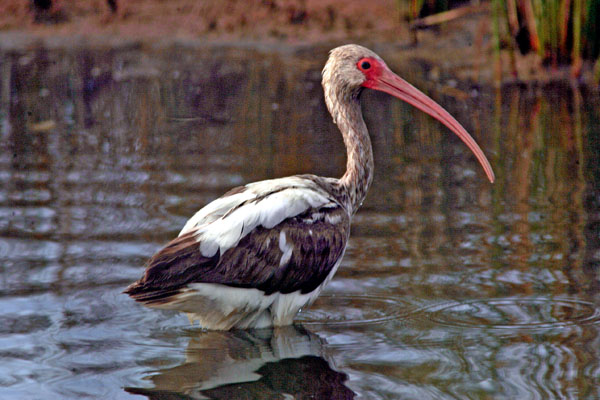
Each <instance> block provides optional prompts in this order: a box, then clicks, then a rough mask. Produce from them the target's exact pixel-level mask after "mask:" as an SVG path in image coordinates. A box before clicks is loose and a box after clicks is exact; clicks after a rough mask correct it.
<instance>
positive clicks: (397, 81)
mask: <svg viewBox="0 0 600 400" xmlns="http://www.w3.org/2000/svg"><path fill="white" fill-rule="evenodd" d="M365 86H367V87H369V88H371V89H375V90H380V91H382V92H385V93H388V94H391V95H392V96H395V97H397V98H399V99H400V100H403V101H405V102H407V103H409V104H411V105H413V106H415V107H416V108H418V109H419V110H421V111H424V112H426V113H427V114H429V115H431V116H432V117H433V118H435V119H437V120H438V121H440V122H441V123H442V124H444V125H446V126H447V127H448V128H449V129H450V130H451V131H452V132H454V133H455V134H457V135H458V137H459V138H460V139H461V140H462V141H463V142H465V144H466V145H467V146H468V147H469V149H471V151H472V152H473V153H474V154H475V157H477V160H478V161H479V163H480V164H481V166H482V167H483V169H484V171H485V173H486V175H487V177H488V179H489V180H490V182H492V183H493V182H494V179H495V176H494V171H493V170H492V166H491V165H490V162H489V161H488V159H487V158H486V157H485V155H484V154H483V151H481V148H480V147H479V145H478V144H477V143H476V142H475V139H473V138H472V137H471V135H469V133H468V132H467V130H466V129H465V128H463V126H462V125H461V124H460V123H459V122H458V121H457V120H456V119H454V117H453V116H452V115H450V113H448V111H446V110H444V109H443V108H442V106H440V105H439V104H437V103H436V102H435V101H433V100H432V99H430V98H429V97H428V96H427V95H425V94H424V93H423V92H421V91H420V90H419V89H417V88H415V87H414V86H413V85H411V84H410V83H408V82H406V81H405V80H404V79H402V78H400V77H399V76H398V75H396V74H394V73H393V72H392V71H390V70H389V69H387V68H382V69H381V73H380V75H379V76H378V77H377V78H375V79H372V80H370V81H369V82H368V83H367V84H366V85H365Z"/></svg>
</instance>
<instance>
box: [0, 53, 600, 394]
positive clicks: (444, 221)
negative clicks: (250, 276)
mask: <svg viewBox="0 0 600 400" xmlns="http://www.w3.org/2000/svg"><path fill="white" fill-rule="evenodd" d="M388 53H390V54H389V56H390V57H392V59H393V57H394V56H396V57H397V56H398V54H393V52H392V50H391V49H388ZM384 55H385V54H384ZM0 56H1V57H0V74H1V75H0V182H1V184H0V359H1V362H0V397H1V398H15V399H22V398H29V399H47V398H64V399H70V398H73V399H75V398H78V399H79V398H111V399H120V398H123V399H128V398H165V397H167V396H169V395H172V396H177V395H179V396H187V397H183V398H223V399H229V398H249V399H253V398H255V399H263V398H273V399H277V398H284V395H289V394H292V395H293V396H295V398H305V397H310V396H311V395H314V396H316V398H326V399H329V398H342V399H348V398H365V399H400V398H406V399H414V398H421V399H456V398H461V399H462V398H472V399H487V398H494V399H515V398H527V399H535V398H539V399H548V398H561V399H562V398H586V399H593V398H600V389H599V388H600V354H599V353H600V351H599V349H600V335H599V334H600V298H599V296H598V290H599V276H598V274H599V272H598V268H599V266H600V164H599V162H598V160H599V159H600V139H599V138H600V111H599V110H600V106H599V104H600V103H599V100H598V96H597V94H594V93H591V92H588V91H585V90H582V91H579V90H573V89H572V88H570V87H567V86H564V87H563V86H561V85H554V86H549V87H545V88H538V89H522V88H512V89H507V90H505V91H503V92H501V93H493V92H491V91H486V90H480V88H478V87H477V86H475V85H469V84H460V85H458V87H456V85H454V82H453V81H451V80H449V81H445V80H444V78H442V79H441V81H440V82H437V83H433V82H431V81H429V80H427V79H426V78H427V75H426V72H424V71H422V70H421V69H420V68H419V66H418V65H417V64H413V63H410V62H408V63H404V64H396V65H395V64H394V63H393V62H390V64H391V66H392V68H393V69H395V70H397V71H399V72H401V73H402V74H403V75H405V76H406V77H407V78H408V79H409V80H411V81H413V82H415V83H416V84H417V85H418V86H420V87H421V88H423V89H424V90H425V91H427V92H428V93H429V94H431V95H432V96H433V97H434V98H435V99H436V100H437V101H439V102H440V103H442V104H443V105H444V106H445V107H447V108H448V109H449V110H450V111H451V112H452V113H453V114H455V115H456V116H457V118H458V119H459V120H460V121H462V122H463V123H464V125H465V126H466V127H467V129H468V130H469V131H471V132H472V134H473V136H474V137H475V138H476V139H477V141H478V142H479V143H480V145H481V147H482V148H483V150H484V152H485V153H486V154H487V155H488V157H489V159H490V161H491V163H492V165H493V167H494V170H495V172H496V176H497V181H496V183H495V184H493V185H492V184H490V183H489V182H488V181H487V180H486V178H485V175H484V174H483V171H482V170H481V168H480V167H479V165H478V164H477V162H476V161H475V159H474V158H473V157H472V155H471V154H470V153H469V151H468V149H467V148H466V147H465V146H464V144H462V143H461V142H460V141H459V140H458V139H456V138H455V137H453V136H452V135H451V134H450V133H449V132H448V131H447V130H446V129H445V128H444V127H443V126H441V125H440V124H438V123H437V122H434V121H433V120H432V119H431V118H430V117H428V116H426V115H424V114H421V113H419V112H418V111H415V110H413V109H411V108H410V107H409V106H407V105H404V104H402V103H400V102H399V101H397V100H396V99H392V98H390V97H388V96H386V95H384V94H379V93H365V94H364V103H363V109H364V111H365V119H366V121H367V125H368V126H369V128H370V131H371V135H372V140H373V146H374V153H375V158H376V174H375V180H374V183H373V187H372V189H371V191H370V193H369V196H368V198H367V200H366V202H365V204H364V206H363V208H362V209H361V211H360V212H359V213H358V214H357V215H356V218H355V219H354V221H353V227H352V238H351V240H350V243H349V247H348V250H347V252H346V256H345V258H344V261H343V263H342V267H341V268H340V270H339V271H338V273H337V275H336V277H335V279H334V280H333V281H332V282H331V283H330V285H329V286H328V288H327V289H326V291H325V293H324V295H323V296H322V297H321V298H319V300H318V301H317V302H316V303H315V304H314V306H313V307H311V308H310V309H308V310H305V311H304V312H303V313H302V314H300V315H299V316H298V325H297V326H294V327H288V328H285V329H276V330H259V331H249V332H202V331H200V330H199V329H197V328H193V327H190V325H189V323H188V321H187V319H186V318H185V316H183V315H179V314H177V313H171V312H160V311H156V310H149V309H146V308H143V307H141V306H140V305H138V304H136V303H134V302H133V301H132V300H130V299H129V298H128V297H127V296H125V295H123V294H121V291H122V290H123V289H124V287H125V286H126V285H128V284H129V283H130V282H132V281H134V280H136V279H137V278H139V277H140V275H141V273H142V269H143V267H142V266H143V264H144V262H145V260H146V259H147V258H148V257H149V256H151V255H152V254H153V252H155V251H156V250H158V249H159V248H160V247H161V246H162V245H163V244H164V243H165V242H167V241H168V240H169V239H170V238H172V237H174V236H175V235H177V233H178V231H179V230H180V229H181V227H182V226H183V224H184V223H185V221H186V220H187V218H189V217H190V216H191V215H192V214H193V213H194V212H195V211H196V210H197V209H198V208H199V207H201V206H202V205H204V204H206V203H207V202H209V201H210V200H212V199H214V198H216V197H218V196H219V195H221V194H222V193H224V192H225V191H226V190H228V189H229V188H231V187H233V186H236V185H240V184H244V183H247V182H251V181H255V180H260V179H267V178H272V177H279V176H286V175H290V174H295V173H316V174H320V175H326V176H341V174H342V173H343V169H344V165H345V154H344V149H343V143H342V140H341V137H340V135H339V133H338V132H337V131H336V128H335V126H334V125H333V124H332V122H331V119H330V117H329V115H328V114H327V111H326V109H325V107H324V105H323V99H322V93H321V88H320V68H321V65H322V63H323V62H324V61H325V58H326V52H325V51H321V50H317V51H312V50H306V51H304V50H299V51H297V52H273V53H268V52H267V53H264V52H258V51H255V50H250V49H248V50H244V49H231V48H221V49H213V50H211V51H206V49H204V50H203V49H194V48H185V47H178V46H174V47H173V48H166V49H165V48H163V49H159V50H157V49H141V48H136V47H131V48H118V49H94V50H88V49H77V50H72V51H64V50H58V49H55V50H44V49H33V50H28V51H11V52H8V51H5V52H3V53H2V54H0ZM386 58H387V57H386ZM448 94H451V96H450V95H448ZM161 396H162V397H161ZM303 396H304V397H303Z"/></svg>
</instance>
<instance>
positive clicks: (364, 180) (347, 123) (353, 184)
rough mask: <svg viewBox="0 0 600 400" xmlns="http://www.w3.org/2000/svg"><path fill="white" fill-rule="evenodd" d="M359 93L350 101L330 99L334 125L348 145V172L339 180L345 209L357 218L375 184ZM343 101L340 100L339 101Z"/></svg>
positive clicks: (348, 98) (367, 134)
mask: <svg viewBox="0 0 600 400" xmlns="http://www.w3.org/2000/svg"><path fill="white" fill-rule="evenodd" d="M358 94H359V93H355V94H354V95H350V96H348V97H347V98H343V99H340V98H339V97H338V98H337V99H336V100H337V101H331V100H333V99H332V98H329V99H327V100H329V101H327V105H328V108H329V111H330V112H331V115H332V116H333V120H334V122H335V123H336V124H337V126H338V128H339V129H340V131H341V133H342V136H343V138H344V144H345V145H346V151H347V157H348V160H347V161H346V173H345V174H344V175H343V176H342V178H341V179H340V181H339V183H340V186H341V187H340V188H341V189H342V193H343V195H344V197H345V198H344V199H342V200H343V201H344V203H346V204H345V206H346V208H347V209H348V211H349V212H350V214H351V215H354V214H355V213H356V211H358V209H359V207H360V206H361V205H362V202H363V201H364V199H365V197H366V196H367V191H368V190H369V187H370V186H371V182H372V181H373V168H374V165H373V150H372V147H371V139H370V138H369V132H368V130H367V126H366V125H365V122H364V120H363V116H362V111H361V108H360V101H359V99H358ZM340 100H341V101H340Z"/></svg>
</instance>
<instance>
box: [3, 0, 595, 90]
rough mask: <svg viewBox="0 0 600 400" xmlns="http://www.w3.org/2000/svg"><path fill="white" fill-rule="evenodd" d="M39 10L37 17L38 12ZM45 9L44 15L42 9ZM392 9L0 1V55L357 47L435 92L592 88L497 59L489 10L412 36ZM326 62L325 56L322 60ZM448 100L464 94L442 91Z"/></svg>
mask: <svg viewBox="0 0 600 400" xmlns="http://www.w3.org/2000/svg"><path fill="white" fill-rule="evenodd" d="M34 3H36V4H38V7H35V6H34ZM40 4H41V6H40ZM398 4H399V3H398V2H397V1H394V0H370V1H368V2H356V1H342V0H251V1H234V0H225V1H222V0H207V1H196V0H172V1H161V0H131V1H127V2H125V1H122V0H121V1H119V0H116V1H115V0H54V1H50V0H46V1H39V0H37V1H34V0H31V1H25V0H20V1H14V0H0V51H11V50H27V49H31V48H40V47H43V48H63V49H64V48H73V47H76V48H104V49H106V48H128V47H132V46H133V47H136V48H140V47H141V48H152V49H154V50H156V49H157V48H168V47H171V46H173V45H185V46H191V47H194V48H204V49H206V50H207V51H211V50H212V49H213V48H215V46H216V47H220V46H224V45H225V46H229V47H243V48H256V49H258V50H263V51H265V50H266V51H275V52H284V53H285V52H287V51H290V50H291V51H298V50H299V49H301V50H307V49H311V48H314V49H320V50H322V49H324V48H331V47H333V46H335V45H338V44H341V43H348V42H356V43H360V44H364V45H366V46H369V47H372V48H375V49H376V50H377V51H380V52H381V53H383V54H384V55H385V58H386V59H389V58H390V57H391V58H392V60H393V62H394V63H396V65H398V63H401V62H406V61H407V60H408V61H410V62H413V63H414V62H416V63H418V64H421V65H422V67H423V68H424V69H426V71H427V73H426V78H427V79H428V80H430V81H432V83H437V82H441V81H444V80H448V77H449V76H450V77H452V79H456V80H458V81H460V82H466V83H468V84H471V85H473V84H475V85H481V86H488V87H493V86H500V84H501V83H502V84H503V85H505V86H506V85H508V86H512V85H525V86H528V87H543V86H547V85H554V84H556V83H557V82H560V83H561V84H567V85H570V86H573V87H578V86H581V85H584V86H588V87H591V88H594V87H595V86H596V85H595V84H594V83H593V79H592V72H591V70H592V66H591V64H589V65H584V67H583V70H582V75H581V76H580V77H579V78H577V79H575V78H573V77H572V75H571V73H570V69H569V68H568V67H566V66H565V67H544V66H543V65H542V62H541V59H540V58H539V57H538V56H537V55H535V54H529V55H526V56H523V55H521V54H519V53H518V52H514V51H512V50H509V49H504V50H502V51H501V52H500V53H498V52H495V51H494V45H493V36H492V31H491V30H492V26H491V25H492V24H491V15H490V10H489V6H488V4H487V3H482V4H481V5H480V6H476V7H470V9H469V12H467V13H464V14H463V15H462V16H461V17H460V18H456V19H453V20H451V21H448V22H444V23H442V24H439V25H435V26H433V27H430V28H428V29H421V30H412V31H411V29H410V28H409V22H408V21H407V19H406V13H407V10H404V9H400V8H399V6H398ZM319 53H320V51H319ZM444 90H445V91H446V92H447V94H449V95H453V96H455V97H459V98H460V97H461V96H464V95H465V94H464V93H461V92H460V91H456V90H454V85H453V84H450V85H446V87H445V89H444Z"/></svg>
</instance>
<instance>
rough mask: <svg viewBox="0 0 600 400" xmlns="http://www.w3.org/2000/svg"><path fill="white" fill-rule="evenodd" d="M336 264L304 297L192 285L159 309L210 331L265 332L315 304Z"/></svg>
mask: <svg viewBox="0 0 600 400" xmlns="http://www.w3.org/2000/svg"><path fill="white" fill-rule="evenodd" d="M342 258H343V254H342V257H340V259H339V260H338V261H337V263H336V264H335V266H334V267H333V269H332V270H331V272H330V273H329V275H327V278H326V279H325V280H324V281H323V283H321V284H320V285H319V286H318V287H317V288H316V289H315V290H313V291H312V292H309V293H304V294H302V293H301V292H300V291H299V290H298V291H296V292H292V293H287V294H282V293H278V292H276V293H273V294H270V295H265V293H264V292H262V291H260V290H258V289H246V288H236V287H231V286H226V285H221V284H218V283H192V284H189V285H188V287H187V288H186V289H184V290H183V291H182V292H181V293H179V294H177V295H176V296H174V297H173V298H172V300H171V301H169V302H168V303H164V304H161V305H157V306H155V307H156V308H161V309H168V310H177V311H182V312H185V313H187V315H188V317H189V319H190V321H191V322H192V323H194V322H195V321H198V322H199V324H200V326H201V327H202V328H205V329H211V330H229V329H232V328H238V329H248V328H266V327H269V326H284V325H291V324H292V323H293V320H294V317H295V316H296V314H298V311H300V309H302V308H303V307H307V306H309V305H310V304H312V303H313V302H314V301H315V299H316V298H317V297H318V296H319V294H320V293H321V291H322V290H323V288H324V287H325V286H326V285H327V284H328V283H329V281H330V280H331V278H333V275H334V274H335V272H336V271H337V269H338V267H339V265H340V263H341V260H342Z"/></svg>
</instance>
